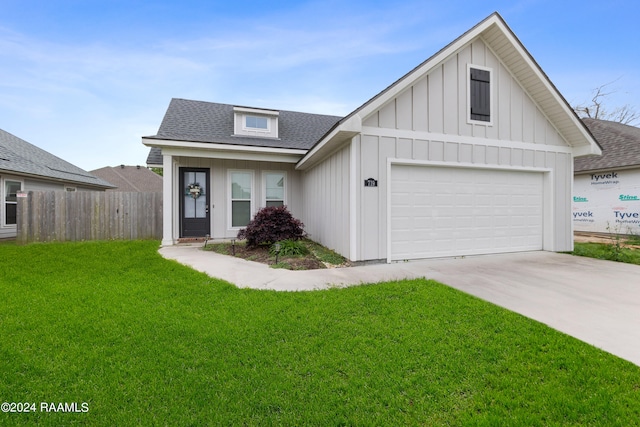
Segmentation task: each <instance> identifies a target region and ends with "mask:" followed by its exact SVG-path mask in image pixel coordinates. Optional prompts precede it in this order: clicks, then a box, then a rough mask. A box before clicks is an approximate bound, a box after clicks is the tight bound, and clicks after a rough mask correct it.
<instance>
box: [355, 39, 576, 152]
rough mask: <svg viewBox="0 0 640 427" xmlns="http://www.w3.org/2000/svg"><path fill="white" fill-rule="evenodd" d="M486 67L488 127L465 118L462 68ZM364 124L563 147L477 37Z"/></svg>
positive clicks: (465, 84) (542, 118) (525, 95)
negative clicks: (490, 94) (488, 71)
mask: <svg viewBox="0 0 640 427" xmlns="http://www.w3.org/2000/svg"><path fill="white" fill-rule="evenodd" d="M469 65H471V66H473V65H477V66H482V67H487V68H490V69H491V70H492V71H491V72H492V85H491V90H492V91H493V104H494V105H493V106H492V122H493V125H492V126H486V125H477V124H471V123H469V122H468V121H467V108H468V103H467V85H468V81H467V80H468V71H467V67H468V66H469ZM363 126H365V127H377V128H387V129H399V130H411V131H418V132H428V133H432V134H445V135H458V136H468V137H474V138H488V139H497V140H505V141H518V142H525V143H534V144H545V145H557V146H566V145H567V144H566V142H565V141H564V140H563V139H562V137H561V136H560V134H559V133H558V131H557V130H556V129H555V128H554V127H553V125H552V124H551V123H550V122H549V121H548V120H547V118H546V117H545V115H544V114H543V113H542V110H541V109H540V108H538V106H537V105H536V104H535V103H534V102H533V100H532V99H531V97H529V96H528V95H527V93H526V92H525V91H524V89H523V88H522V86H521V85H520V84H519V83H518V81H517V80H516V79H515V78H514V77H513V75H512V74H511V73H510V72H509V71H508V70H507V68H506V67H505V66H504V65H503V64H502V63H501V62H500V61H499V60H498V58H497V57H496V56H495V55H494V54H493V52H492V51H491V49H489V48H488V47H487V46H486V45H485V44H484V43H483V42H482V40H476V41H475V42H473V43H472V44H470V45H468V46H467V47H465V48H464V49H462V50H461V51H460V52H458V53H457V54H456V55H454V56H452V57H450V58H449V59H448V60H446V61H445V62H444V63H443V64H441V65H439V66H437V67H435V68H434V69H432V70H431V71H430V72H429V73H428V74H427V75H425V76H424V77H423V78H421V79H420V80H418V81H417V82H416V83H415V84H414V85H412V86H411V87H409V88H407V90H405V91H404V92H403V93H401V94H400V95H398V96H397V97H395V98H394V99H393V100H391V101H389V102H387V103H386V104H385V105H384V106H383V107H382V108H380V109H379V110H378V111H376V112H374V113H373V114H370V115H369V116H368V117H366V118H365V119H364V120H363Z"/></svg>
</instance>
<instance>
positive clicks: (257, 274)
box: [160, 246, 640, 366]
mask: <svg viewBox="0 0 640 427" xmlns="http://www.w3.org/2000/svg"><path fill="white" fill-rule="evenodd" d="M160 253H161V254H162V256H164V257H165V258H169V259H174V260H176V261H178V262H180V263H182V264H185V265H188V266H191V267H192V268H194V269H195V270H198V271H201V272H204V273H206V274H208V275H209V276H211V277H217V278H220V279H223V280H226V281H228V282H230V283H233V284H235V285H236V286H238V287H241V288H245V287H247V288H253V289H263V290H277V291H310V290H322V289H328V288H332V287H345V286H353V285H359V284H366V283H378V282H386V281H393V280H402V279H414V278H427V279H434V280H437V281H439V282H442V283H445V284H447V285H449V286H451V287H453V288H456V289H459V290H461V291H463V292H465V293H468V294H471V295H474V296H476V297H479V298H481V299H483V300H486V301H489V302H491V303H493V304H496V305H498V306H501V307H504V308H507V309H509V310H511V311H514V312H516V313H519V314H522V315H524V316H527V317H529V318H531V319H534V320H537V321H539V322H542V323H544V324H546V325H549V326H551V327H552V328H554V329H557V330H559V331H561V332H564V333H566V334H568V335H571V336H573V337H575V338H578V339H580V340H582V341H584V342H587V343H589V344H592V345H594V346H596V347H598V348H601V349H603V350H605V351H607V352H609V353H612V354H615V355H616V356H619V357H621V358H623V359H626V360H628V361H631V362H633V363H635V364H636V365H639V366H640V266H637V265H630V264H623V263H616V262H611V261H603V260H596V259H591V258H583V257H575V256H571V255H566V254H558V253H553V252H542V251H539V252H523V253H512V254H499V255H484V256H473V257H465V258H442V259H431V260H420V261H411V262H402V263H393V264H376V265H367V266H361V267H350V268H336V269H327V270H309V271H290V270H282V269H272V268H269V267H268V266H267V265H264V264H260V263H255V262H251V261H246V260H243V259H240V258H233V257H229V256H225V255H220V254H216V253H212V252H204V251H202V250H201V249H200V247H199V246H167V247H163V248H161V249H160Z"/></svg>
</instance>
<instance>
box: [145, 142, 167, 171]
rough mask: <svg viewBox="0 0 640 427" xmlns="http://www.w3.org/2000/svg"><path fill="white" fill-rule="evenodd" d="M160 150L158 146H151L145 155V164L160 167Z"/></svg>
mask: <svg viewBox="0 0 640 427" xmlns="http://www.w3.org/2000/svg"><path fill="white" fill-rule="evenodd" d="M162 164H163V163H162V150H161V149H160V148H158V147H151V149H150V150H149V154H148V155H147V166H149V167H158V166H159V167H162Z"/></svg>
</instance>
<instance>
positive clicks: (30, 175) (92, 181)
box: [0, 129, 113, 239]
mask: <svg viewBox="0 0 640 427" xmlns="http://www.w3.org/2000/svg"><path fill="white" fill-rule="evenodd" d="M111 187H113V186H112V185H111V184H110V183H108V182H107V181H104V180H102V179H100V178H98V177H96V176H94V175H91V174H90V173H88V172H87V171H85V170H82V169H80V168H79V167H77V166H74V165H72V164H71V163H69V162H67V161H64V160H62V159H60V158H59V157H56V156H54V155H53V154H51V153H48V152H47V151H45V150H43V149H41V148H38V147H36V146H35V145H33V144H30V143H28V142H27V141H25V140H23V139H20V138H18V137H17V136H15V135H12V134H10V133H9V132H5V131H4V130H2V129H0V201H1V202H0V204H1V205H2V209H0V239H2V238H14V237H16V230H17V229H16V214H17V205H18V200H17V194H18V193H19V192H21V191H104V190H106V189H107V188H111Z"/></svg>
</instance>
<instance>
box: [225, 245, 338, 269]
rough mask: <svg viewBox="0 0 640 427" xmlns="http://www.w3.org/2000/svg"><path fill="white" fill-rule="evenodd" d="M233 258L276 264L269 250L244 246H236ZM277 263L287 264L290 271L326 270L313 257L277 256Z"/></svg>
mask: <svg viewBox="0 0 640 427" xmlns="http://www.w3.org/2000/svg"><path fill="white" fill-rule="evenodd" d="M229 255H230V256H233V255H232V253H231V245H229ZM235 256H236V257H238V258H243V259H246V260H248V261H254V262H260V263H262V264H268V265H272V264H275V263H276V260H275V257H273V256H272V255H271V254H270V253H269V248H266V247H258V248H251V249H249V248H247V247H246V246H244V245H236V247H235ZM278 263H287V264H289V265H290V266H291V268H290V270H318V269H321V268H327V267H326V266H325V265H324V264H323V263H322V262H321V261H318V260H317V259H316V258H314V257H313V255H309V256H306V257H285V256H279V257H278Z"/></svg>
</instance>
